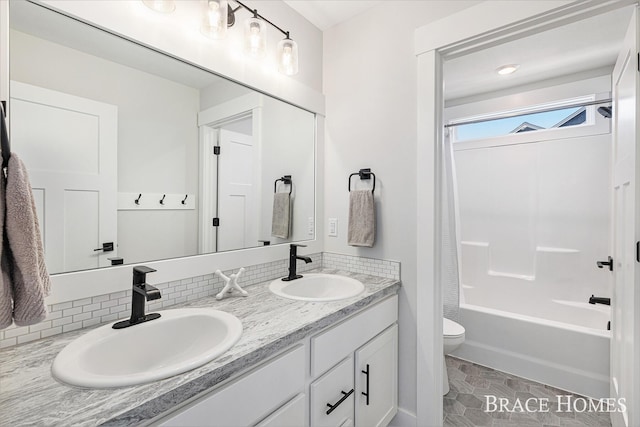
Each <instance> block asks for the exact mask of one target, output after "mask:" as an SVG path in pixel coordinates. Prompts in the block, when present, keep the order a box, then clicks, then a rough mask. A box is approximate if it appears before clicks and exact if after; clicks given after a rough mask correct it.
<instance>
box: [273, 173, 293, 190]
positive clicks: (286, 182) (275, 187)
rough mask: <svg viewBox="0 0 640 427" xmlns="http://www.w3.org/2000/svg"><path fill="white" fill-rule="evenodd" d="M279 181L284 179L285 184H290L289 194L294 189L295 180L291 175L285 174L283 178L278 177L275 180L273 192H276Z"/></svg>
mask: <svg viewBox="0 0 640 427" xmlns="http://www.w3.org/2000/svg"><path fill="white" fill-rule="evenodd" d="M278 181H282V183H283V184H284V185H289V186H290V187H289V195H291V192H292V191H293V180H292V179H291V175H285V176H283V177H282V178H278V179H276V180H275V181H274V182H273V192H274V193H275V192H276V190H277V187H278Z"/></svg>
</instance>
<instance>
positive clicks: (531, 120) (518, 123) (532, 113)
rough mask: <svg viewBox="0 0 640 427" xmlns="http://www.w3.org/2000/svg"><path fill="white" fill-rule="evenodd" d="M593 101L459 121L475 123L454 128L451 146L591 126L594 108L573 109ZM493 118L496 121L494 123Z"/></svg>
mask: <svg viewBox="0 0 640 427" xmlns="http://www.w3.org/2000/svg"><path fill="white" fill-rule="evenodd" d="M592 100H593V97H590V98H589V99H585V98H582V99H579V100H576V99H572V100H568V101H565V102H564V103H563V104H564V105H558V103H555V104H547V105H538V106H536V107H531V108H528V109H525V110H517V111H508V112H501V113H496V114H492V115H485V116H476V117H470V118H467V119H463V120H458V122H474V123H468V124H460V125H457V126H453V127H452V129H453V134H452V135H453V139H452V140H453V142H462V141H470V140H476V139H487V138H495V137H500V136H506V135H516V134H522V133H528V132H537V131H541V130H550V129H561V128H567V127H572V126H583V125H590V124H593V122H594V119H593V116H594V111H595V110H594V107H593V106H587V107H576V104H578V103H579V102H586V101H592ZM536 110H537V111H538V112H536ZM505 116H507V117H505ZM492 117H495V119H494V118H492ZM455 123H456V122H455V121H453V122H452V124H455Z"/></svg>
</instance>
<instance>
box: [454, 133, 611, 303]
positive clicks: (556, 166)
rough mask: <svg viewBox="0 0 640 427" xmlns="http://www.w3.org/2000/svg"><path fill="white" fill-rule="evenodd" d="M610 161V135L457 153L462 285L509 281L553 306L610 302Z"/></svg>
mask: <svg viewBox="0 0 640 427" xmlns="http://www.w3.org/2000/svg"><path fill="white" fill-rule="evenodd" d="M610 153H611V135H610V134H603V135H593V136H588V137H578V138H564V139H552V140H544V141H539V142H534V143H526V144H513V145H506V146H499V147H489V148H477V149H466V150H460V151H455V153H454V158H455V162H456V172H457V184H458V194H459V201H458V202H459V211H460V223H461V232H460V237H461V240H462V254H461V257H462V284H463V285H464V286H467V287H468V286H471V287H473V288H476V289H477V288H481V287H482V285H483V283H488V282H489V281H491V280H494V279H495V278H496V277H509V278H515V279H517V280H516V282H515V283H518V281H522V282H520V283H523V284H524V283H527V284H529V285H531V284H532V283H533V284H534V285H535V287H536V289H537V290H539V292H540V294H543V295H547V296H548V297H549V298H553V299H561V300H573V301H579V302H586V301H587V299H588V297H589V296H590V295H591V294H596V295H600V296H609V295H610V284H609V280H610V274H609V272H608V271H606V270H602V269H598V268H597V267H596V261H597V260H603V259H606V258H607V255H609V244H610V242H609V234H610V226H611V225H610V224H611V216H610V211H609V209H610V201H611V190H610V188H611V181H610ZM477 290H478V291H479V290H480V289H477ZM469 291H470V292H465V296H466V297H467V302H468V303H471V304H479V305H484V304H483V303H482V301H473V300H470V299H469V298H468V297H469V296H472V295H478V298H482V297H481V295H482V292H473V291H472V289H469ZM514 295H517V289H514ZM540 296H542V295H540ZM505 297H507V296H506V295H505ZM492 298H495V296H493V297H492Z"/></svg>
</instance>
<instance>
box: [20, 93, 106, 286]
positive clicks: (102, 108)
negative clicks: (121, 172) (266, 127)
mask: <svg viewBox="0 0 640 427" xmlns="http://www.w3.org/2000/svg"><path fill="white" fill-rule="evenodd" d="M10 105H11V115H10V117H11V142H12V149H13V151H14V152H15V153H17V154H18V155H19V156H20V157H21V158H22V160H23V161H24V163H25V165H26V166H27V169H28V171H29V177H30V180H31V185H32V187H33V192H34V197H35V199H36V206H37V210H38V218H39V221H40V229H41V231H42V236H43V240H44V242H43V243H44V250H45V258H46V263H47V268H48V270H49V273H51V274H53V273H60V272H66V271H75V270H84V269H88V268H96V267H103V266H107V265H110V261H109V260H108V259H107V258H109V257H114V256H116V255H117V141H118V140H117V138H118V128H117V117H118V110H117V107H115V106H113V105H109V104H104V103H101V102H96V101H93V100H90V99H85V98H80V97H76V96H71V95H68V94H65V93H61V92H56V91H53V90H49V89H43V88H40V87H37V86H32V85H28V84H24V83H19V82H11V104H10ZM107 242H113V244H114V248H113V251H109V252H105V251H103V250H97V251H96V249H102V247H103V243H107Z"/></svg>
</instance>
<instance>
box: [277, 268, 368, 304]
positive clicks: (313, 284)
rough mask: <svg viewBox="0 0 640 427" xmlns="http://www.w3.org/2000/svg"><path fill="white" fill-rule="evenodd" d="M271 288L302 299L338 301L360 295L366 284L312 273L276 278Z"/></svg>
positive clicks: (292, 297) (346, 278) (331, 275)
mask: <svg viewBox="0 0 640 427" xmlns="http://www.w3.org/2000/svg"><path fill="white" fill-rule="evenodd" d="M269 290H270V291H271V292H273V293H274V294H276V295H279V296H281V297H284V298H289V299H295V300H300V301H336V300H341V299H345V298H351V297H354V296H356V295H358V294H359V293H360V292H362V291H363V290H364V285H363V284H362V282H360V281H359V280H356V279H352V278H350V277H344V276H337V275H335V274H322V273H318V274H314V273H312V274H304V275H303V277H302V278H300V279H295V280H291V281H289V282H285V281H283V280H282V279H276V280H274V281H273V282H271V284H270V285H269Z"/></svg>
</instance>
